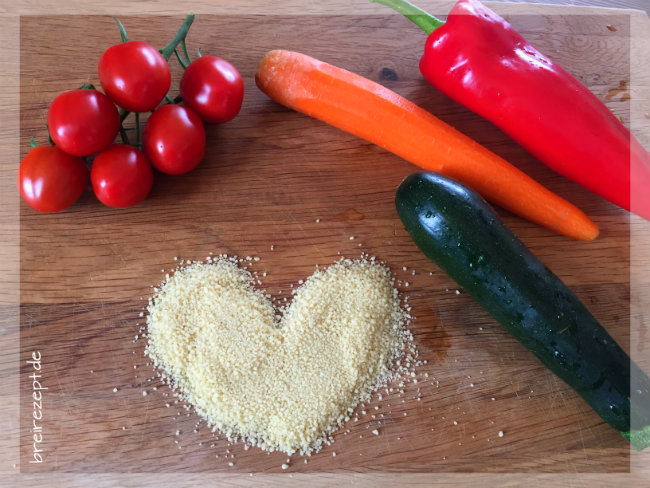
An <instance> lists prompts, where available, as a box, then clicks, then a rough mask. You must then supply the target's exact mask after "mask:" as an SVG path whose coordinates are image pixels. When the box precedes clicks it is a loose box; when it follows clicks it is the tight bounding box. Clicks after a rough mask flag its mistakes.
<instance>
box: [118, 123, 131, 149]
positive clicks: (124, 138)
mask: <svg viewBox="0 0 650 488" xmlns="http://www.w3.org/2000/svg"><path fill="white" fill-rule="evenodd" d="M120 138H121V139H122V144H128V145H129V146H130V145H131V143H130V142H129V136H128V134H127V133H126V129H124V127H123V126H122V124H120Z"/></svg>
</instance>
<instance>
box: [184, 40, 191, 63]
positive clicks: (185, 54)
mask: <svg viewBox="0 0 650 488" xmlns="http://www.w3.org/2000/svg"><path fill="white" fill-rule="evenodd" d="M181 47H182V48H183V55H184V56H185V61H186V62H187V64H192V58H190V55H189V53H188V52H187V45H186V44H185V39H183V40H182V41H181Z"/></svg>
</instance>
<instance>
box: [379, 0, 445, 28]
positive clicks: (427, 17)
mask: <svg viewBox="0 0 650 488" xmlns="http://www.w3.org/2000/svg"><path fill="white" fill-rule="evenodd" d="M370 1H371V2H373V3H380V4H381V5H386V6H387V7H390V8H392V9H393V10H396V11H398V12H399V13H400V14H402V15H403V16H404V17H406V18H407V19H409V20H410V21H411V22H413V23H414V24H415V25H417V26H418V27H419V28H420V29H422V30H423V31H424V32H426V33H427V34H431V33H432V32H433V31H434V30H436V29H437V28H438V27H440V26H441V25H442V24H444V23H445V22H444V21H442V20H440V19H437V18H435V17H434V16H433V15H431V14H430V13H428V12H425V11H424V10H422V9H421V8H420V7H416V6H415V5H413V4H412V3H410V2H408V1H407V0H370Z"/></svg>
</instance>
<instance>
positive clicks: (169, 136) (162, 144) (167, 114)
mask: <svg viewBox="0 0 650 488" xmlns="http://www.w3.org/2000/svg"><path fill="white" fill-rule="evenodd" d="M142 146H143V148H144V152H145V153H146V154H147V156H148V157H149V161H151V164H153V166H154V168H156V169H157V170H159V171H162V172H163V173H167V174H169V175H180V174H183V173H187V172H188V171H190V170H192V169H194V168H195V167H196V165H197V164H199V162H200V161H201V159H202V158H203V154H204V153H205V129H204V128H203V123H202V122H201V119H200V118H199V116H198V115H196V114H195V113H194V112H193V111H192V110H190V109H189V108H187V107H183V106H182V105H163V106H162V107H160V108H159V109H157V110H156V111H155V112H154V113H153V114H151V116H150V117H149V120H147V125H146V126H145V128H144V132H143V134H142Z"/></svg>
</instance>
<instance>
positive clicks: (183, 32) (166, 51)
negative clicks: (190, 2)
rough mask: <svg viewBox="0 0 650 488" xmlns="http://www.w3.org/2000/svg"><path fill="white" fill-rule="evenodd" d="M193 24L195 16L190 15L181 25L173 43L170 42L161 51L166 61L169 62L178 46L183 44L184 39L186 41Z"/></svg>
mask: <svg viewBox="0 0 650 488" xmlns="http://www.w3.org/2000/svg"><path fill="white" fill-rule="evenodd" d="M192 22H194V14H189V15H188V16H187V17H186V18H185V21H184V22H183V25H181V27H180V29H178V32H176V35H175V36H174V38H173V39H172V40H171V41H169V44H167V45H166V46H165V47H163V48H162V49H161V50H160V54H162V57H163V58H165V60H166V61H169V58H171V56H172V54H174V51H175V50H176V46H178V43H179V42H181V41H182V40H183V39H185V37H187V33H188V32H189V30H190V27H191V26H192Z"/></svg>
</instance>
